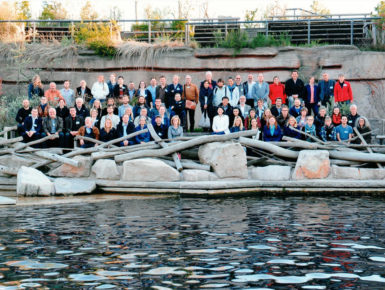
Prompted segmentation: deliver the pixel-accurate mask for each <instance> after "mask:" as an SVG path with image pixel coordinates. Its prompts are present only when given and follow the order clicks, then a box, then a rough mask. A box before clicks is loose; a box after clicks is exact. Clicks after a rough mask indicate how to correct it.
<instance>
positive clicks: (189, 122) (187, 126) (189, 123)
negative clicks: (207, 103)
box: [186, 109, 195, 132]
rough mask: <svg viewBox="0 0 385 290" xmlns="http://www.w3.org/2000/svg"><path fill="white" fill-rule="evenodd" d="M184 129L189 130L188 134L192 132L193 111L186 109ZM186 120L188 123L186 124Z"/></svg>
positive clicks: (193, 122)
mask: <svg viewBox="0 0 385 290" xmlns="http://www.w3.org/2000/svg"><path fill="white" fill-rule="evenodd" d="M186 112H187V116H186V129H190V132H193V131H194V124H195V110H190V109H186ZM187 119H188V122H187Z"/></svg>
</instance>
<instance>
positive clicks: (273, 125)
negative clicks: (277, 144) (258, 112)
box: [263, 116, 282, 142]
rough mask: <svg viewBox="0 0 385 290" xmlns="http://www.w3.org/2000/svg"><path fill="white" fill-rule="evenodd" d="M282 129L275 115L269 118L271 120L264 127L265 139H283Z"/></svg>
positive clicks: (267, 140)
mask: <svg viewBox="0 0 385 290" xmlns="http://www.w3.org/2000/svg"><path fill="white" fill-rule="evenodd" d="M281 138H282V131H281V128H280V127H279V125H278V123H277V120H276V119H275V117H274V116H271V117H270V118H269V122H268V123H267V124H266V125H265V126H264V127H263V141H266V142H269V141H281Z"/></svg>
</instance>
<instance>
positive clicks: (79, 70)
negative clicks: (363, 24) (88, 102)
mask: <svg viewBox="0 0 385 290" xmlns="http://www.w3.org/2000/svg"><path fill="white" fill-rule="evenodd" d="M233 53H234V51H233V50H232V49H220V48H210V49H195V50H193V49H191V48H174V49H172V50H169V51H167V52H163V53H155V54H147V55H146V56H145V57H143V56H142V57H131V58H123V57H121V58H114V59H110V58H101V57H98V56H96V55H95V54H93V53H92V52H90V51H82V50H78V52H77V54H76V55H75V56H71V57H61V58H56V59H55V60H54V61H51V60H47V59H40V58H39V57H38V56H36V59H35V60H34V59H30V60H25V61H24V64H23V65H22V64H20V61H19V64H11V63H10V62H9V61H10V59H9V58H6V57H2V58H0V78H1V79H3V93H4V94H8V95H11V94H15V93H19V92H20V93H21V94H27V85H26V84H27V83H28V81H27V77H29V76H30V77H31V76H32V75H33V74H35V73H39V74H40V75H41V77H42V80H43V82H44V83H45V84H48V82H49V81H55V82H57V83H58V85H59V87H61V84H62V83H63V82H64V80H66V79H69V80H70V81H71V82H72V86H73V87H76V86H78V84H79V81H80V80H81V79H85V80H86V81H87V83H88V84H89V86H91V85H92V83H93V82H94V81H95V80H96V78H97V75H99V74H104V75H105V76H106V78H108V75H109V74H110V73H112V72H115V73H117V74H118V75H123V76H124V78H125V79H126V82H128V81H129V80H132V81H134V82H135V83H136V84H137V83H138V82H139V81H140V80H145V81H148V80H149V79H150V78H151V77H152V76H155V77H159V76H160V75H165V76H166V77H167V79H168V80H169V81H171V78H172V75H174V74H179V75H180V76H182V77H184V76H185V75H186V74H190V75H191V76H192V78H193V81H194V82H195V83H198V82H200V81H201V80H203V79H204V73H205V71H208V70H210V71H212V72H213V74H214V79H218V78H220V77H221V78H227V77H229V76H234V75H235V74H236V73H239V74H240V75H241V76H242V79H243V80H246V78H247V74H248V73H250V72H251V73H253V74H256V73H258V72H263V73H264V74H265V80H267V81H269V82H271V81H272V79H273V76H275V75H277V76H279V77H280V79H281V80H286V79H287V78H289V77H290V72H291V71H292V70H294V69H297V70H299V72H300V76H301V77H302V78H303V79H304V80H305V81H307V78H308V77H309V76H310V75H315V76H316V77H317V78H319V77H320V75H321V72H323V71H325V72H328V73H329V74H330V77H331V78H334V79H336V78H337V76H338V74H339V73H341V72H343V73H345V75H346V78H347V79H348V80H349V81H350V82H351V84H352V88H353V93H354V99H355V102H356V103H357V104H358V106H359V112H360V113H361V114H364V115H366V116H367V117H369V118H381V119H382V118H385V113H384V111H385V97H384V93H385V53H383V52H368V51H360V50H359V49H358V48H356V47H354V46H324V47H318V48H298V47H282V48H259V49H244V50H242V51H241V52H240V53H239V54H238V55H237V56H234V55H233ZM20 70H22V73H20ZM24 76H26V77H24ZM20 81H21V82H20ZM17 83H19V85H17ZM20 84H21V86H20ZM46 87H47V86H46Z"/></svg>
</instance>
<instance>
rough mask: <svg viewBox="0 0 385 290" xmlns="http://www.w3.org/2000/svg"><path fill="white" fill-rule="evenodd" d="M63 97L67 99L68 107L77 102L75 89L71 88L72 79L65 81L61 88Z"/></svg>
mask: <svg viewBox="0 0 385 290" xmlns="http://www.w3.org/2000/svg"><path fill="white" fill-rule="evenodd" d="M60 93H61V95H62V97H63V98H64V100H65V103H66V106H67V107H72V106H73V105H74V103H75V93H74V90H73V89H71V88H70V81H69V80H66V81H64V84H63V88H62V89H61V90H60Z"/></svg>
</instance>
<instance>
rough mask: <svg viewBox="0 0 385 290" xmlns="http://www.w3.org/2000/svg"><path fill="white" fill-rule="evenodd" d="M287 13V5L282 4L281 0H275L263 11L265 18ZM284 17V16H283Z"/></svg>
mask: <svg viewBox="0 0 385 290" xmlns="http://www.w3.org/2000/svg"><path fill="white" fill-rule="evenodd" d="M285 15H286V5H281V3H279V0H275V1H274V2H273V3H272V4H270V5H268V6H266V8H265V11H264V13H263V18H264V19H266V18H269V17H274V16H285ZM281 19H282V18H281Z"/></svg>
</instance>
